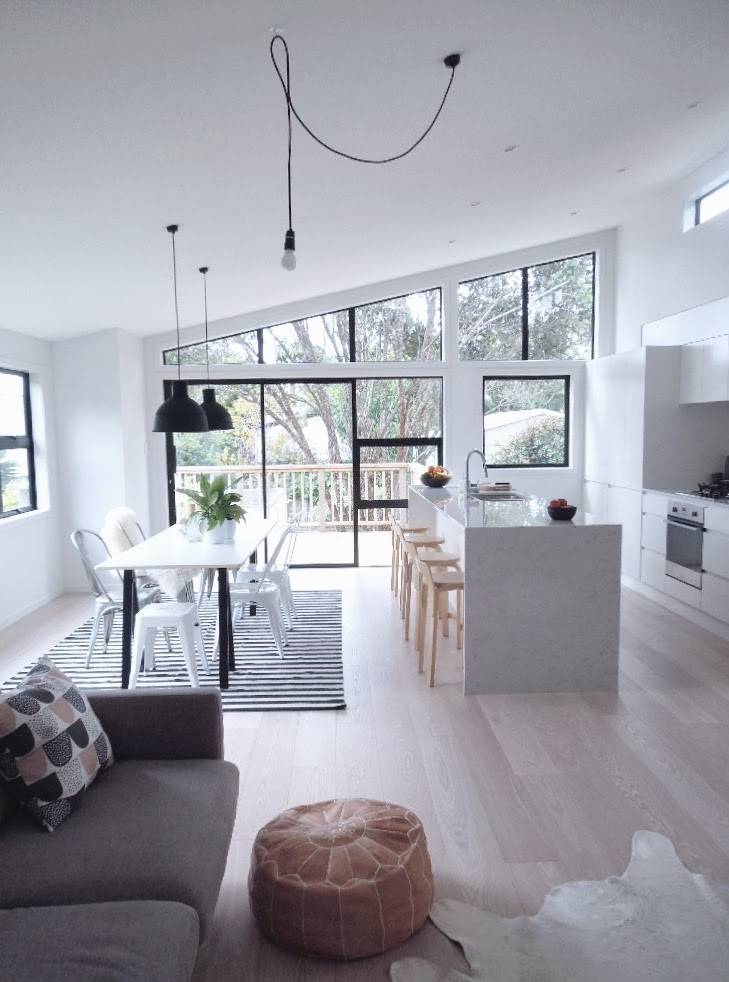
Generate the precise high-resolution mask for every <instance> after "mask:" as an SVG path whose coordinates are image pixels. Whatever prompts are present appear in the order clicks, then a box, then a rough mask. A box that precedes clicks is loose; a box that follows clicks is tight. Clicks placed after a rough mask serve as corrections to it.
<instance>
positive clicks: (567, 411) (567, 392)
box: [481, 372, 572, 471]
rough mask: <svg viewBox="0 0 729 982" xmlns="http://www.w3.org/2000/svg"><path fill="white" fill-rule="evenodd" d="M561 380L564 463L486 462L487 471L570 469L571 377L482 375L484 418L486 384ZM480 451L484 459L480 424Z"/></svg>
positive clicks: (484, 434) (484, 431)
mask: <svg viewBox="0 0 729 982" xmlns="http://www.w3.org/2000/svg"><path fill="white" fill-rule="evenodd" d="M558 380H561V381H562V382H564V462H563V463H561V464H494V463H492V462H491V461H489V460H486V466H487V467H488V468H489V470H532V471H534V470H556V469H559V470H564V469H565V468H568V467H571V466H572V464H571V461H570V433H571V425H570V424H571V416H572V407H571V386H572V376H571V375H569V374H563V373H561V372H556V373H550V374H546V375H532V374H531V373H529V374H527V373H525V372H524V373H521V374H519V375H484V376H483V378H482V383H481V417H482V420H483V419H485V417H486V412H485V405H486V383H487V382H528V381H533V382H553V381H558ZM481 449H482V451H483V455H484V457H485V456H486V430H485V428H484V426H483V422H482V423H481Z"/></svg>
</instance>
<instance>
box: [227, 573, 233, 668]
mask: <svg viewBox="0 0 729 982" xmlns="http://www.w3.org/2000/svg"><path fill="white" fill-rule="evenodd" d="M228 668H229V669H230V670H231V672H234V671H235V641H234V640H233V606H232V604H231V602H230V588H229V589H228Z"/></svg>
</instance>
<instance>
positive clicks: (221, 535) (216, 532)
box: [203, 523, 227, 546]
mask: <svg viewBox="0 0 729 982" xmlns="http://www.w3.org/2000/svg"><path fill="white" fill-rule="evenodd" d="M203 541H204V542H207V544H208V545H209V546H218V545H220V543H221V542H226V541H227V539H226V529H225V523H223V524H222V525H216V526H215V528H213V529H205V531H204V532H203Z"/></svg>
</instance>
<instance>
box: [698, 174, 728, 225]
mask: <svg viewBox="0 0 729 982" xmlns="http://www.w3.org/2000/svg"><path fill="white" fill-rule="evenodd" d="M725 211H729V181H725V182H724V183H723V184H720V185H719V186H718V187H716V188H714V189H713V190H712V191H708V192H707V193H706V194H702V195H701V197H700V198H697V199H696V208H695V211H694V225H703V223H704V222H708V221H709V219H710V218H716V216H717V215H721V214H722V212H725Z"/></svg>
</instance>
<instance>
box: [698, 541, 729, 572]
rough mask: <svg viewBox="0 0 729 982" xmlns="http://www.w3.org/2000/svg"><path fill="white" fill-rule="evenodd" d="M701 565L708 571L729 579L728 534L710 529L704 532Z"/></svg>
mask: <svg viewBox="0 0 729 982" xmlns="http://www.w3.org/2000/svg"><path fill="white" fill-rule="evenodd" d="M703 567H704V569H705V570H706V571H707V572H708V573H713V574H714V575H716V576H723V577H725V578H726V579H729V535H724V534H723V533H722V532H713V531H711V530H708V531H706V532H705V533H704V555H703Z"/></svg>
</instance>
